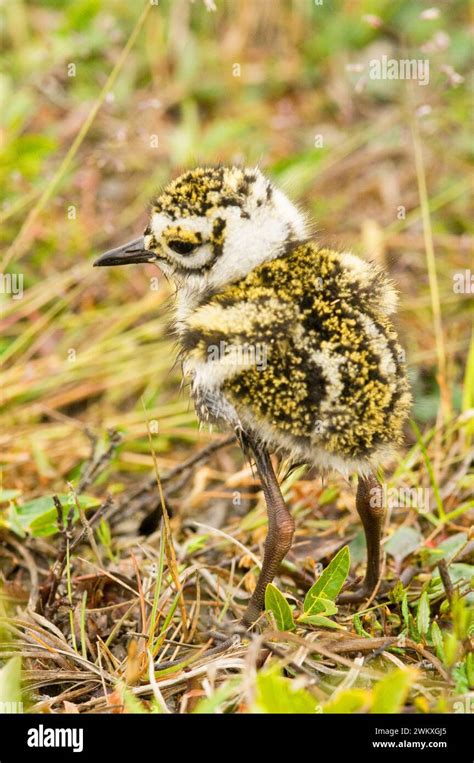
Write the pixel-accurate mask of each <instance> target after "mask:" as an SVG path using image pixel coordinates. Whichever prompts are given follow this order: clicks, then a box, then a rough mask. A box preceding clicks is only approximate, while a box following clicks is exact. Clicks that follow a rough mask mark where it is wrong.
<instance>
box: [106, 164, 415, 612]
mask: <svg viewBox="0 0 474 763" xmlns="http://www.w3.org/2000/svg"><path fill="white" fill-rule="evenodd" d="M136 262H155V263H156V264H157V265H158V266H159V267H160V268H161V270H162V271H163V272H164V273H165V275H166V276H168V277H170V278H171V279H173V280H174V282H175V284H176V287H177V290H176V295H177V303H176V318H175V326H176V332H177V335H178V338H179V342H180V344H181V348H182V361H183V372H184V374H185V375H186V376H187V377H189V378H190V380H191V392H192V396H193V398H194V402H195V406H196V411H197V414H198V416H199V418H200V420H201V421H202V422H206V421H208V422H217V423H218V424H221V425H223V426H225V427H231V428H232V429H234V430H235V432H236V434H237V437H238V439H239V442H240V443H241V445H242V447H243V448H244V450H245V452H246V453H248V454H252V455H253V457H254V458H255V462H256V465H257V469H258V473H259V476H260V479H261V483H262V487H263V491H264V494H265V500H266V503H267V508H268V514H269V532H268V537H267V541H266V544H265V554H264V560H263V565H262V570H261V573H260V575H259V577H258V581H257V585H256V588H255V591H254V592H253V594H252V597H251V599H250V602H249V604H248V606H247V609H246V611H245V614H244V617H243V621H244V622H245V623H246V624H249V623H251V622H253V620H255V619H256V618H257V617H258V614H259V612H260V610H261V608H262V606H263V603H264V596H265V588H266V585H267V584H268V583H269V582H270V581H271V580H272V579H273V577H274V575H275V574H276V572H277V570H278V565H279V563H280V562H281V560H282V559H283V558H284V556H285V554H286V553H287V551H288V549H289V548H290V545H291V540H292V536H293V530H294V521H293V518H292V516H291V514H290V512H289V510H288V507H287V506H286V504H285V502H284V500H283V497H282V495H281V492H280V490H279V486H278V482H277V480H276V477H275V474H274V471H273V467H272V464H271V460H270V455H269V454H270V452H272V451H278V452H281V453H283V454H285V455H286V456H288V457H289V458H290V459H293V460H295V461H299V462H306V463H309V464H315V465H318V466H320V467H322V468H326V467H332V468H336V469H338V470H339V471H341V472H342V473H344V474H348V473H349V472H351V471H357V472H358V474H359V478H358V487H357V496H356V507H357V511H358V512H359V515H360V517H361V520H362V522H363V526H364V531H365V536H366V541H367V553H368V562H367V572H366V576H365V579H364V583H363V584H362V586H361V587H360V588H359V589H358V590H356V591H351V592H348V593H344V594H343V596H344V597H345V600H346V601H358V600H359V599H360V598H362V597H364V596H366V595H367V594H370V593H371V592H372V591H373V590H374V589H375V587H376V586H377V585H378V581H379V575H380V536H381V531H382V522H383V505H382V502H381V498H380V495H381V490H380V484H379V482H378V481H377V479H376V476H375V473H374V470H375V469H376V467H377V466H378V465H379V464H380V463H381V462H382V461H383V459H384V458H385V457H386V456H387V455H388V454H389V453H391V452H392V451H393V448H394V447H396V446H398V445H399V444H400V443H401V441H402V430H403V424H404V422H405V420H406V417H407V415H408V411H409V407H410V402H411V397H410V391H409V386H408V381H407V376H406V369H405V364H404V353H403V351H402V349H401V347H400V345H399V343H398V339H397V335H396V332H395V330H394V327H393V325H392V323H391V319H390V314H391V313H393V312H394V310H395V308H396V303H397V298H396V294H395V291H394V289H393V287H392V285H391V284H390V282H389V281H388V279H387V278H386V276H385V274H384V273H383V271H382V270H381V269H380V268H378V267H376V266H375V265H374V264H372V263H370V262H366V261H365V260H362V259H361V258H359V257H357V256H355V255H353V254H351V253H349V252H336V251H332V250H330V249H324V248H318V247H317V246H316V244H315V243H314V242H312V241H311V240H310V238H309V234H308V229H307V226H306V221H305V217H304V215H303V214H302V213H301V211H300V210H298V208H297V207H296V206H295V205H294V204H292V203H291V201H290V200H289V199H288V198H287V197H286V196H285V195H284V194H283V193H282V192H281V191H280V190H279V189H278V188H276V187H275V186H274V185H273V184H272V183H271V182H270V181H269V180H268V179H267V178H266V177H265V176H264V175H263V174H262V173H261V172H260V171H259V170H258V169H244V168H240V167H211V168H197V169H195V170H192V171H189V172H186V173H184V174H183V175H181V176H180V177H179V178H177V179H176V180H174V181H173V182H172V183H170V184H169V185H168V186H167V188H165V189H164V191H163V192H162V193H161V194H160V196H159V197H158V198H157V199H156V201H155V202H154V204H153V207H152V214H151V217H150V222H149V225H148V226H147V228H146V230H145V232H144V236H143V237H140V238H139V239H137V240H135V241H132V242H130V243H129V244H127V245H125V246H123V247H118V248H117V249H114V250H112V251H110V252H107V253H106V254H105V255H103V256H102V257H101V258H100V259H99V260H98V261H97V262H96V264H98V265H116V264H127V263H136Z"/></svg>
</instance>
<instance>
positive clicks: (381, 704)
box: [370, 668, 416, 714]
mask: <svg viewBox="0 0 474 763" xmlns="http://www.w3.org/2000/svg"><path fill="white" fill-rule="evenodd" d="M415 678H416V671H414V670H410V669H405V668H400V669H399V670H392V671H391V672H390V673H389V674H388V675H387V676H385V678H382V680H381V681H379V682H378V683H377V684H375V686H374V689H373V700H372V707H371V711H370V712H371V713H384V714H387V713H391V714H392V713H399V712H401V710H402V708H403V705H404V704H405V700H406V698H407V696H408V692H409V691H410V686H411V685H412V683H413V682H414V680H415Z"/></svg>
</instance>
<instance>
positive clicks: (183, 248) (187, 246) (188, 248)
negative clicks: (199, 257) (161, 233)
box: [168, 238, 197, 254]
mask: <svg viewBox="0 0 474 763" xmlns="http://www.w3.org/2000/svg"><path fill="white" fill-rule="evenodd" d="M168 246H169V248H170V249H172V250H173V252H176V254H190V252H192V251H193V249H195V248H196V246H197V244H192V243H191V242H190V241H180V239H178V238H176V239H172V240H171V241H168Z"/></svg>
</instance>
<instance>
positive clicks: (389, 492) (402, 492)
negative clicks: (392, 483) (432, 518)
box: [370, 485, 430, 514]
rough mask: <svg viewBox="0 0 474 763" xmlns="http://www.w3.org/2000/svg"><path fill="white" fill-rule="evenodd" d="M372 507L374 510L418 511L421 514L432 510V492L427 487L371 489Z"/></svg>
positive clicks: (385, 486)
mask: <svg viewBox="0 0 474 763" xmlns="http://www.w3.org/2000/svg"><path fill="white" fill-rule="evenodd" d="M370 505H371V506H372V508H382V507H383V508H386V509H416V510H417V511H418V512H419V513H420V514H427V513H428V512H429V510H430V490H429V488H426V487H390V488H389V487H387V485H382V488H381V489H380V488H378V487H375V488H371V490H370Z"/></svg>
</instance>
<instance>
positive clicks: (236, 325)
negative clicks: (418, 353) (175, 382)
mask: <svg viewBox="0 0 474 763" xmlns="http://www.w3.org/2000/svg"><path fill="white" fill-rule="evenodd" d="M344 258H345V255H344V254H342V255H341V254H339V253H338V252H334V251H330V250H328V249H317V247H316V246H315V245H314V244H312V243H304V244H300V245H297V246H295V248H294V249H292V250H291V252H289V253H288V254H286V255H285V256H284V257H279V258H277V259H274V260H271V261H270V262H268V263H264V264H262V265H260V266H259V267H257V268H256V269H255V270H254V271H252V272H251V273H250V274H249V275H248V276H247V277H246V278H244V279H241V280H239V281H238V282H237V283H234V284H232V285H230V286H228V287H227V288H226V289H224V290H223V291H221V292H220V293H218V294H216V295H214V296H213V297H212V298H210V300H209V301H208V302H206V304H205V305H203V306H201V307H200V308H198V309H197V310H196V311H195V312H194V313H193V315H192V317H191V318H190V319H189V321H188V325H189V328H190V329H191V338H190V340H188V346H187V351H188V353H189V356H190V359H191V363H190V365H191V366H192V365H193V361H199V362H206V361H208V358H209V347H211V346H214V345H216V344H218V343H219V342H220V341H223V340H225V341H226V342H227V343H228V344H229V345H232V346H235V345H239V344H242V343H244V342H247V343H248V344H250V345H256V344H259V343H260V344H261V343H264V344H265V346H266V347H267V350H268V352H267V362H266V366H265V368H263V369H258V368H256V367H253V368H243V370H239V369H238V367H237V366H234V368H233V369H232V373H231V374H230V376H229V378H228V379H226V380H224V382H223V384H222V390H223V392H224V394H225V395H226V396H227V397H228V398H229V400H230V401H231V403H232V404H233V406H234V407H235V409H236V410H237V412H238V413H239V414H240V415H241V416H242V415H243V416H244V418H245V420H246V421H249V420H251V419H253V420H254V422H255V425H256V426H257V427H258V426H259V425H263V426H264V427H265V425H268V426H270V427H272V428H273V431H274V435H275V438H274V439H275V443H276V444H280V443H279V439H280V438H279V433H280V432H282V433H285V434H286V435H288V436H291V437H294V438H296V439H295V442H294V443H293V447H292V449H293V450H295V451H296V452H299V451H302V452H301V453H299V455H300V456H303V453H304V452H307V451H308V450H309V449H310V448H313V449H316V448H320V449H324V450H325V451H327V452H328V453H331V454H337V455H339V456H341V457H347V458H349V459H359V458H370V457H371V456H373V455H374V454H377V452H384V451H385V449H386V447H387V446H390V445H396V444H399V443H400V442H401V440H402V426H403V423H404V420H405V418H406V416H407V412H408V409H409V404H410V394H409V390H408V383H407V380H406V375H405V369H404V364H403V362H402V359H403V351H402V349H401V347H400V345H399V344H398V342H397V338H396V334H395V332H394V330H393V327H392V325H391V322H390V320H389V318H388V317H387V305H386V299H384V297H385V295H387V299H388V301H389V308H390V309H391V306H392V301H393V294H392V289H391V287H390V285H389V284H388V283H387V281H386V279H385V278H384V277H383V275H382V273H381V272H380V271H379V270H378V269H377V268H375V267H373V268H370V269H367V271H366V272H362V273H358V274H357V273H356V274H355V276H354V272H353V271H352V270H350V269H349V268H347V267H346V266H345V265H344ZM316 316H317V317H316ZM331 359H335V363H332V362H331ZM338 383H339V386H340V389H339V390H337V389H336V390H335V392H336V393H337V394H331V393H332V392H334V387H337V385H338ZM242 409H245V410H242ZM318 424H319V426H318ZM301 438H303V439H304V440H305V441H304V442H302V441H301Z"/></svg>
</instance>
